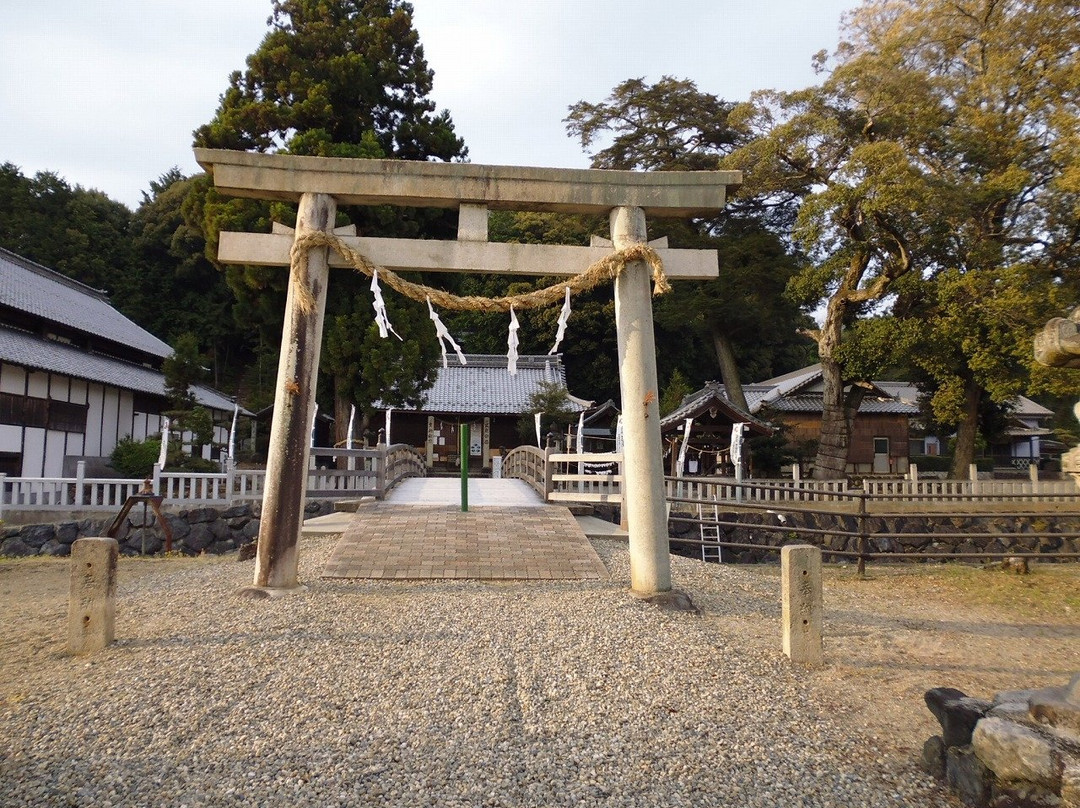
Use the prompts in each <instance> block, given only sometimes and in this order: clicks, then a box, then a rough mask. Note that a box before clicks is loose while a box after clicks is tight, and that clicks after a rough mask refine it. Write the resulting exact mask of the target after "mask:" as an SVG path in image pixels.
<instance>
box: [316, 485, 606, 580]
mask: <svg viewBox="0 0 1080 808" xmlns="http://www.w3.org/2000/svg"><path fill="white" fill-rule="evenodd" d="M323 577H324V578H391V579H399V580H411V579H430V578H476V579H481V580H529V579H536V580H552V579H594V580H595V579H606V578H607V577H608V572H607V569H606V568H605V567H604V564H603V562H602V561H601V560H600V557H599V556H597V554H596V551H595V550H594V549H593V547H592V545H591V544H590V543H589V540H588V539H587V538H585V534H584V533H583V532H582V530H581V527H580V526H579V525H578V523H577V521H576V520H575V519H574V517H573V516H572V515H571V513H570V511H569V510H567V509H566V508H564V507H561V506H555V505H534V506H533V507H522V506H521V505H514V506H495V507H484V506H480V507H476V508H473V507H472V506H471V505H470V510H469V511H468V513H462V512H461V509H460V506H457V507H455V506H453V505H446V504H433V505H402V504H394V503H390V502H372V503H365V504H363V505H361V506H360V508H359V510H357V512H356V516H355V517H354V519H353V521H352V522H351V523H350V525H349V527H348V528H347V529H346V531H345V533H344V534H343V535H342V537H341V539H340V540H339V542H338V545H337V547H336V548H335V549H334V552H333V554H332V555H331V556H330V560H329V561H328V562H327V564H326V567H325V569H324V570H323Z"/></svg>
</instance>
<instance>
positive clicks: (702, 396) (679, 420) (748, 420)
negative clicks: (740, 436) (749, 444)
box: [660, 382, 773, 433]
mask: <svg viewBox="0 0 1080 808" xmlns="http://www.w3.org/2000/svg"><path fill="white" fill-rule="evenodd" d="M710 405H711V406H716V407H719V408H720V409H721V410H723V412H724V413H725V415H727V416H728V417H729V418H731V420H732V423H735V422H739V423H745V424H750V425H752V426H754V427H756V428H757V429H756V431H759V432H764V433H769V432H772V431H773V429H772V427H770V426H769V425H768V424H766V423H765V422H764V421H762V420H760V419H758V418H755V417H754V416H753V415H751V414H750V413H748V412H743V411H742V410H741V409H739V408H738V407H736V406H735V404H734V403H732V402H731V401H729V400H728V397H727V395H726V394H725V392H724V386H723V385H722V384H718V383H717V382H709V383H707V384H706V385H705V386H704V387H703V388H702V389H700V390H698V391H697V392H696V393H691V394H690V395H688V396H686V397H685V398H683V400H682V402H681V403H680V404H679V406H678V408H677V409H675V410H673V411H672V412H669V413H668V414H667V415H665V416H664V417H663V418H661V419H660V430H661V431H665V430H670V429H672V428H676V427H677V428H681V427H682V424H683V423H684V421H685V419H687V418H690V417H697V416H698V414H700V413H701V412H703V411H704V410H707V409H709V407H710Z"/></svg>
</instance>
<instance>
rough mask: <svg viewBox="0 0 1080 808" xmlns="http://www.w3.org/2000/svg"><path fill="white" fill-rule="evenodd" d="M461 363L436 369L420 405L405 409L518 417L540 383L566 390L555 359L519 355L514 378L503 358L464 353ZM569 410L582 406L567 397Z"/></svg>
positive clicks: (452, 360) (452, 361) (526, 409)
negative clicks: (555, 385) (433, 379)
mask: <svg viewBox="0 0 1080 808" xmlns="http://www.w3.org/2000/svg"><path fill="white" fill-rule="evenodd" d="M465 360H466V362H468V364H466V365H461V364H459V363H458V361H457V359H456V357H454V356H451V357H450V359H449V364H448V365H447V367H445V368H443V367H440V368H439V370H438V375H437V376H436V378H435V384H434V385H432V387H431V389H430V390H428V391H427V393H426V394H425V403H424V405H423V406H422V407H415V408H414V407H409V408H407V409H418V410H423V411H424V412H445V413H454V412H460V413H477V414H479V413H486V414H501V413H505V414H512V415H520V414H523V413H527V412H531V411H532V410H531V409H530V408H529V399H530V398H531V397H532V395H533V394H534V393H536V392H538V391H539V390H540V386H541V384H542V383H544V382H555V383H556V384H558V385H560V386H562V387H566V372H565V370H564V369H563V365H562V360H561V358H560V357H558V356H521V357H519V358H518V363H517V369H518V372H517V375H515V376H511V375H510V373H509V372H508V371H507V369H506V357H505V356H491V355H485V354H466V355H465ZM379 406H380V405H379V404H376V407H379ZM570 409H571V410H572V411H573V412H580V411H581V410H583V409H585V407H584V406H582V405H581V403H579V402H577V401H575V400H574V399H573V398H571V400H570Z"/></svg>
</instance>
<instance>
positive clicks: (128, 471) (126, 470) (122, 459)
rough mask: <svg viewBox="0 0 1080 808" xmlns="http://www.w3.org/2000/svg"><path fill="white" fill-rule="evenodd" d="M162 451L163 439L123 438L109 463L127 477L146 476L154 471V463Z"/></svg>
mask: <svg viewBox="0 0 1080 808" xmlns="http://www.w3.org/2000/svg"><path fill="white" fill-rule="evenodd" d="M160 453H161V441H160V440H159V439H158V438H148V439H147V440H144V441H137V440H132V439H131V438H130V437H128V438H123V439H122V440H121V441H120V442H119V443H118V444H116V448H115V449H113V452H112V455H111V456H110V457H109V464H110V465H111V466H112V467H113V468H114V469H116V470H117V471H118V472H119V473H120V474H123V475H124V476H125V477H141V478H146V477H149V476H150V475H151V473H153V471H154V464H155V463H156V462H157V460H158V455H159V454H160Z"/></svg>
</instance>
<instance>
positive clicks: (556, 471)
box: [547, 452, 623, 503]
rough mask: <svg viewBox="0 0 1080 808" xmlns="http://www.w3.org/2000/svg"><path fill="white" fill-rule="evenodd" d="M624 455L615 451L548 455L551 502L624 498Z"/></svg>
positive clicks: (619, 500) (615, 500)
mask: <svg viewBox="0 0 1080 808" xmlns="http://www.w3.org/2000/svg"><path fill="white" fill-rule="evenodd" d="M622 471H623V456H622V454H616V453H614V452H582V453H581V454H554V453H553V454H550V455H548V466H547V475H548V480H549V483H548V494H547V499H548V501H549V502H611V503H621V502H622V480H623V475H622Z"/></svg>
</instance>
